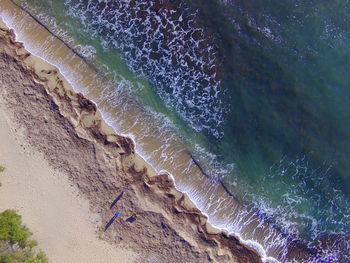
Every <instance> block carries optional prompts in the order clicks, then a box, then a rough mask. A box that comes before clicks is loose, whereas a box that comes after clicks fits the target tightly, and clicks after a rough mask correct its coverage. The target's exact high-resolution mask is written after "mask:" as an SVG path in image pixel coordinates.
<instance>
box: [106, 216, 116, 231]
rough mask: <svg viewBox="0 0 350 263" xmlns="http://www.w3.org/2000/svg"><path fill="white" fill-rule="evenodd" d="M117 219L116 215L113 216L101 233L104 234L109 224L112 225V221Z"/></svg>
mask: <svg viewBox="0 0 350 263" xmlns="http://www.w3.org/2000/svg"><path fill="white" fill-rule="evenodd" d="M116 218H117V215H114V216H113V217H112V218H111V220H109V222H108V223H107V225H106V226H105V230H104V231H103V232H106V230H107V229H108V228H109V227H110V226H111V224H113V222H114V220H115V219H116Z"/></svg>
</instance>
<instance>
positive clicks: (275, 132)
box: [17, 0, 350, 262]
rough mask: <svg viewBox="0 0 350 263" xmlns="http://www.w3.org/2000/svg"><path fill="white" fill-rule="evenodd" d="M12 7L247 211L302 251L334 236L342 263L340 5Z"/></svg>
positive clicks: (346, 69)
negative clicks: (174, 135)
mask: <svg viewBox="0 0 350 263" xmlns="http://www.w3.org/2000/svg"><path fill="white" fill-rule="evenodd" d="M17 2H19V3H20V4H21V5H22V6H26V8H28V10H30V12H31V13H32V14H33V15H34V16H35V17H36V18H37V19H38V20H39V21H41V22H42V23H43V24H45V25H46V26H48V27H49V28H50V29H52V31H53V32H55V28H54V27H55V26H59V27H60V28H63V29H64V30H66V32H68V33H69V37H68V36H65V37H66V39H67V42H68V43H69V41H68V39H70V38H72V39H74V41H72V42H71V46H72V48H74V49H75V50H76V51H77V52H79V53H80V54H82V55H84V56H85V57H86V58H87V59H88V60H89V61H90V62H91V63H94V64H95V65H97V66H99V67H101V65H106V66H107V67H108V70H102V69H101V72H102V71H103V72H104V73H106V72H107V73H108V76H109V77H111V78H113V79H114V81H115V82H120V81H121V80H122V79H123V80H127V81H128V83H129V84H130V85H128V87H126V89H127V90H128V92H129V93H130V94H131V96H134V97H135V98H136V99H137V100H138V101H139V103H140V104H141V105H143V106H146V107H148V108H150V109H151V110H152V111H154V112H161V113H163V114H165V115H166V116H168V117H169V119H170V120H171V121H172V123H173V124H174V126H176V127H177V129H176V131H177V132H178V133H180V136H182V138H183V139H184V140H185V141H187V142H188V143H189V144H190V145H192V149H190V150H191V152H193V154H194V156H196V158H197V159H198V161H199V162H200V163H201V165H202V166H203V168H204V169H205V171H206V172H207V173H208V174H209V175H210V176H212V177H213V178H220V179H221V180H223V181H224V182H225V185H226V186H227V187H229V189H230V191H232V193H234V194H235V195H236V196H237V197H238V198H239V199H241V200H243V201H244V203H245V204H246V205H247V207H254V208H255V209H257V210H258V211H259V212H258V213H259V214H260V215H261V217H263V218H265V219H266V220H267V221H268V222H271V223H272V224H274V225H276V226H277V227H278V228H279V229H282V230H281V231H282V232H284V233H287V235H297V236H298V238H301V239H303V240H304V241H305V242H312V241H314V240H316V239H317V238H318V237H319V236H325V235H329V234H339V240H340V241H339V244H340V243H341V245H340V246H339V247H340V250H341V252H340V254H343V258H342V260H343V262H348V260H349V259H348V258H347V256H346V254H347V253H348V251H347V250H348V248H349V247H348V243H347V242H348V241H346V240H348V237H349V235H350V233H349V229H350V211H349V210H350V207H349V203H350V173H349V170H350V162H349V158H350V109H349V105H350V38H349V37H350V16H349V14H350V3H349V1H347V0H342V1H340V0H338V1H336V0H334V1H306V0H304V1H300V0H283V1H281V0H279V1H277V0H270V1H257V0H245V1H243V0H242V1H241V0H237V1H221V2H220V1H216V0H213V1H205V0H193V1H175V0H174V1H163V2H162V3H160V2H159V1H109V2H108V4H106V3H103V2H101V3H99V2H98V1H78V0H67V1H48V0H46V1H45V0H36V1H17ZM169 10H172V11H171V12H170V11H169ZM47 18H53V19H54V21H55V23H56V24H54V23H52V21H51V22H50V21H49V20H48V19H47ZM63 38H64V37H63ZM77 43H79V44H81V45H82V46H83V47H84V48H82V47H81V46H78V45H77ZM87 51H90V52H87ZM101 68H102V67H101ZM140 86H142V88H141V89H139V88H138V87H140ZM334 251H335V249H334ZM327 253H330V254H331V253H332V251H331V250H330V251H327ZM335 254H337V255H336V257H338V259H337V260H339V251H338V250H337V251H335ZM320 257H322V256H320ZM324 258H326V257H324ZM320 260H321V259H320ZM324 260H325V261H324V262H327V260H326V259H324ZM334 262H335V261H334Z"/></svg>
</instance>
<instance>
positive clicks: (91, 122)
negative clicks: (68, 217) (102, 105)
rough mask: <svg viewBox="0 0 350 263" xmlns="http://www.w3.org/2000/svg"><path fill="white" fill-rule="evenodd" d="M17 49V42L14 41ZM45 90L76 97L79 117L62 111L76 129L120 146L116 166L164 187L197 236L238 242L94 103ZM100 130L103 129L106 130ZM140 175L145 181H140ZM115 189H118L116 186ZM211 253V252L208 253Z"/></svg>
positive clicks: (147, 184) (146, 184) (57, 96)
mask: <svg viewBox="0 0 350 263" xmlns="http://www.w3.org/2000/svg"><path fill="white" fill-rule="evenodd" d="M11 37H12V38H13V37H14V36H13V35H12V36H11ZM9 41H10V42H11V40H9ZM12 42H14V44H13V45H15V46H16V43H18V42H15V41H14V39H12ZM17 48H18V44H17ZM16 52H17V51H16ZM21 52H24V51H23V50H21ZM24 54H26V53H25V52H24ZM24 54H22V55H21V56H22V58H23V55H24ZM17 55H18V54H17ZM25 56H26V55H25ZM28 57H33V56H31V55H28ZM26 59H27V58H25V59H24V60H23V61H24V64H25V63H26V62H25V60H26ZM34 73H36V74H37V75H38V79H37V81H38V80H39V82H40V83H41V84H42V83H46V82H49V81H50V80H45V78H46V79H47V78H48V76H47V75H48V74H50V73H48V71H46V72H43V71H41V73H45V74H42V75H43V76H40V74H38V72H36V71H35V72H34ZM57 73H58V72H56V73H54V74H57ZM58 74H59V73H58ZM62 78H63V76H62ZM56 84H57V83H56ZM67 84H68V82H67ZM68 85H69V84H68ZM55 88H57V87H55ZM55 88H54V89H55ZM67 91H68V92H67ZM47 92H48V93H50V92H51V93H52V94H50V95H51V96H53V98H54V100H55V99H56V100H57V101H59V100H61V99H62V98H65V97H66V96H68V97H70V96H71V98H70V99H71V100H72V101H74V99H77V98H78V99H77V101H75V102H73V104H74V103H76V104H77V105H75V106H78V108H79V107H83V110H82V111H81V112H80V116H79V113H78V112H77V111H76V109H69V110H70V111H71V112H70V113H72V112H74V114H76V115H77V116H74V117H75V119H74V117H73V118H72V116H69V114H68V113H69V110H68V109H66V110H67V111H68V112H66V114H67V116H69V117H71V121H72V123H73V122H75V124H82V126H83V127H79V126H78V125H77V128H79V130H80V132H81V133H82V134H84V137H89V138H90V139H91V133H92V135H93V136H92V138H93V137H94V136H97V138H96V137H95V138H93V139H94V140H95V142H96V143H100V144H101V142H103V144H104V145H107V146H108V148H111V146H114V147H116V148H119V149H120V148H121V149H120V150H122V151H121V152H119V150H118V151H117V153H115V152H114V151H112V152H110V154H112V155H118V154H119V156H116V160H117V161H116V162H118V160H119V162H120V166H121V167H123V168H122V170H126V169H127V170H128V171H127V172H126V173H129V172H132V173H133V174H134V175H136V176H137V177H141V178H138V181H137V184H141V187H142V188H146V189H147V191H148V190H149V189H152V188H156V189H152V190H153V191H154V193H152V195H153V194H158V195H159V194H160V193H161V190H164V189H165V190H166V191H164V192H163V194H164V193H165V194H166V195H168V198H170V199H171V200H172V202H173V204H172V205H173V206H174V208H175V209H177V210H179V211H178V212H179V213H180V214H181V213H184V214H185V215H184V217H185V221H188V220H189V221H192V224H193V223H197V227H198V232H199V233H200V234H199V235H202V237H201V238H203V237H204V238H205V239H208V237H209V236H210V240H211V242H215V243H217V244H220V241H222V240H226V239H229V240H231V241H232V243H236V245H237V244H240V241H238V239H237V238H235V237H233V236H231V235H228V234H226V233H224V232H221V231H220V230H218V229H214V228H213V227H212V226H211V225H209V224H208V223H207V217H206V216H205V215H203V214H202V213H201V212H200V211H199V210H198V209H197V208H196V206H195V205H194V204H193V203H192V202H191V201H190V199H189V197H188V196H187V195H186V194H183V193H180V192H179V191H178V190H176V189H175V187H174V184H173V183H172V182H171V180H170V179H169V178H168V175H164V174H163V175H156V172H155V171H152V168H151V167H149V165H148V164H147V163H146V161H145V160H142V161H143V163H142V161H141V160H140V158H142V157H141V156H140V155H134V151H135V150H134V142H132V140H131V139H127V138H123V137H121V136H119V135H116V134H114V130H113V129H112V128H110V127H109V128H108V127H107V124H106V123H104V121H103V119H102V116H101V114H100V113H98V111H97V108H96V106H95V104H94V103H91V101H89V100H87V99H85V98H84V97H83V96H82V95H79V94H76V93H75V92H74V91H73V90H72V89H70V88H67V87H65V86H64V85H63V87H61V89H57V90H51V91H47ZM62 96H63V97H62ZM65 99H66V98H65ZM79 100H80V101H79ZM57 101H56V103H57ZM60 102H61V103H62V105H65V104H64V103H66V102H64V103H63V102H62V101H60ZM57 104H59V103H57ZM62 105H60V106H62ZM62 107H64V106H62ZM67 107H68V106H67ZM70 107H72V106H70ZM91 113H92V114H91ZM72 119H73V120H72ZM83 129H87V130H88V132H87V131H86V130H85V131H84V130H83ZM104 129H106V130H107V132H106V130H104ZM89 133H90V134H89ZM117 145H118V146H117ZM95 147H96V146H95ZM132 155H134V156H132ZM130 156H132V157H130ZM135 156H136V157H135ZM137 156H139V157H137ZM133 158H134V159H133ZM130 159H131V160H130ZM137 161H138V162H137ZM140 162H141V163H140ZM123 165H124V166H123ZM147 166H148V167H147ZM144 167H147V168H144ZM125 168H126V169H125ZM124 172H125V171H124ZM144 178H145V179H146V180H144ZM142 181H143V182H142ZM78 185H79V184H78ZM138 187H140V186H137V187H136V188H138ZM87 188H89V187H87ZM107 188H108V187H107ZM157 188H158V189H157ZM115 189H118V187H117V188H115ZM133 190H134V189H133ZM134 191H135V190H134ZM142 191H145V190H144V189H143V190H142ZM135 193H136V192H135ZM163 198H164V197H163ZM158 199H159V197H158ZM166 199H167V198H166ZM167 202H168V203H169V201H167ZM191 203H192V204H191ZM189 204H190V205H189ZM186 217H187V218H186ZM182 220H184V218H182ZM192 231H193V230H192ZM201 231H202V232H201ZM197 234H198V233H197ZM222 242H223V241H222ZM194 243H196V242H194ZM221 245H222V246H223V247H226V249H223V251H225V250H227V249H228V250H229V251H230V245H229V244H224V243H223V244H221ZM239 246H242V245H239ZM245 249H246V250H245V252H246V253H247V254H249V253H252V255H253V254H254V253H255V252H253V250H252V249H247V248H245ZM214 251H215V249H214ZM223 251H220V252H218V251H216V252H215V253H216V254H217V255H219V257H222V256H224V255H225V254H226V253H227V251H226V252H223ZM220 253H223V254H224V255H221V254H220ZM211 254H213V253H211ZM229 254H230V253H229ZM217 255H216V256H217ZM256 255H257V254H256ZM211 257H215V255H211ZM253 258H255V259H257V258H258V257H256V256H254V257H253ZM217 262H221V261H217ZM223 262H224V261H223ZM237 262H239V261H237ZM245 262H247V261H245ZM251 262H258V261H251Z"/></svg>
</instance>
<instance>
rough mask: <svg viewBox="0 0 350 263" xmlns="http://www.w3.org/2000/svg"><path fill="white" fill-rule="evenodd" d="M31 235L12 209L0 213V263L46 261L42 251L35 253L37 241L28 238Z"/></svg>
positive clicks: (37, 262)
mask: <svg viewBox="0 0 350 263" xmlns="http://www.w3.org/2000/svg"><path fill="white" fill-rule="evenodd" d="M31 235H32V233H31V232H30V231H29V229H28V228H27V227H26V226H23V225H22V220H21V216H20V215H18V214H17V213H16V212H15V211H14V210H5V211H4V212H2V213H0V263H20V262H21V263H47V262H48V260H47V258H46V255H45V254H44V253H43V252H42V251H40V252H38V253H36V251H35V249H34V248H35V247H36V246H37V242H36V241H35V240H29V237H30V236H31Z"/></svg>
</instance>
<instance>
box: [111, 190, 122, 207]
mask: <svg viewBox="0 0 350 263" xmlns="http://www.w3.org/2000/svg"><path fill="white" fill-rule="evenodd" d="M123 194H124V191H123V192H121V194H120V195H118V196H117V198H116V199H114V201H113V203H112V204H111V206H110V207H109V208H110V209H112V207H113V206H115V205H116V204H117V202H118V201H119V200H120V198H122V196H123Z"/></svg>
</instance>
